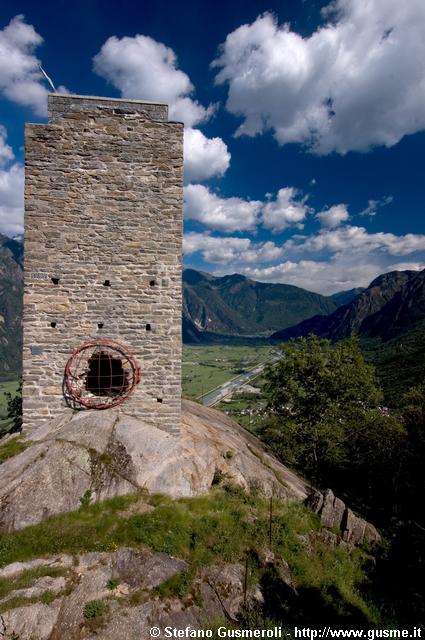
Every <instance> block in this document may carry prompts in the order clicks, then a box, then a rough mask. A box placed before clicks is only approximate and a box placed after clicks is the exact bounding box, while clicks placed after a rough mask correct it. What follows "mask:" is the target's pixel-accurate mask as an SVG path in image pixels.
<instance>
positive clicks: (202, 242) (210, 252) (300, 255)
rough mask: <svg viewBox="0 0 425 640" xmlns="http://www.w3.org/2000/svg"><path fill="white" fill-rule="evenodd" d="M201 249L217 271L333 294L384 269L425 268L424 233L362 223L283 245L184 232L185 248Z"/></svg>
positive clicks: (189, 251) (362, 284)
mask: <svg viewBox="0 0 425 640" xmlns="http://www.w3.org/2000/svg"><path fill="white" fill-rule="evenodd" d="M196 252H200V253H201V255H202V258H203V260H204V261H205V262H206V263H209V265H210V266H207V267H206V268H207V269H208V270H210V271H212V272H213V273H215V274H217V275H224V274H226V273H234V272H235V271H237V272H239V273H242V274H244V275H246V276H247V277H249V278H252V279H253V280H259V281H262V282H281V283H287V284H293V285H296V286H298V287H302V288H304V289H308V290H313V291H317V292H318V293H322V294H325V295H330V294H332V293H335V292H337V291H342V290H344V289H352V288H354V287H365V286H367V285H368V284H370V282H371V281H372V280H373V279H374V278H376V276H378V275H379V274H381V273H386V272H388V271H404V270H407V269H411V270H419V269H423V268H425V235H415V234H406V235H404V236H396V235H395V234H392V233H368V232H367V231H366V229H364V228H362V227H351V226H348V225H347V226H346V227H339V228H336V229H329V228H327V229H322V230H321V231H320V232H319V233H318V234H316V235H314V236H300V235H297V236H293V238H292V239H290V240H287V241H286V242H284V243H283V244H282V245H278V244H275V243H273V242H270V241H268V242H252V241H251V240H250V239H249V238H238V237H225V238H221V237H220V238H219V237H215V236H213V235H211V233H210V232H206V233H189V234H187V235H186V236H185V253H186V255H190V254H193V253H196Z"/></svg>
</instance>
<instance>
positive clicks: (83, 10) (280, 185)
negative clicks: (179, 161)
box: [0, 0, 425, 294]
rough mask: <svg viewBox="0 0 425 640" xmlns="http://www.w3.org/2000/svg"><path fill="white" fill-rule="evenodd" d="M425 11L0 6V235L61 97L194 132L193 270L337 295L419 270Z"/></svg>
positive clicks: (295, 5)
mask: <svg viewBox="0 0 425 640" xmlns="http://www.w3.org/2000/svg"><path fill="white" fill-rule="evenodd" d="M424 28H425V4H424V3H423V0H409V2H408V3H401V2H399V0H335V1H334V2H332V3H329V2H318V1H309V0H297V1H296V0H293V1H287V2H274V1H272V2H260V1H256V2H248V1H246V0H240V1H232V0H230V1H229V2H226V3H224V2H207V1H204V2H189V1H181V2H178V3H176V2H164V1H161V0H156V1H155V2H143V1H141V2H134V0H131V1H127V0H125V1H123V2H120V3H117V2H109V1H106V0H103V1H99V0H98V1H96V0H84V1H83V0H74V1H73V2H72V3H70V2H68V1H67V2H65V1H63V0H59V1H58V0H56V1H55V2H51V1H48V0H47V1H45V2H43V3H40V2H34V1H31V2H26V1H23V2H19V1H18V2H16V1H15V2H13V3H12V2H7V1H5V2H3V3H2V5H1V7H0V232H2V233H4V234H6V235H10V236H14V235H17V234H20V233H21V232H22V225H23V164H22V163H23V126H24V123H25V122H26V121H32V122H43V121H45V120H46V95H47V92H48V90H49V87H48V85H47V83H46V82H45V80H44V79H43V77H42V75H41V73H40V71H39V69H38V63H39V62H40V61H41V62H42V64H43V67H44V68H45V70H46V71H47V73H48V74H49V75H50V76H51V78H52V79H53V81H54V83H55V84H56V86H57V87H58V88H59V90H61V91H69V92H72V93H78V94H91V95H106V96H114V97H130V98H140V99H147V100H160V101H165V102H168V103H169V105H170V119H178V120H183V121H184V122H185V183H186V184H185V264H186V266H192V267H195V268H200V269H203V270H205V271H209V272H213V273H216V274H224V273H234V272H239V273H243V274H245V275H247V276H248V277H251V278H253V279H256V280H263V281H269V282H287V283H290V284H295V285H298V286H301V287H304V288H307V289H310V290H313V291H318V292H321V293H325V294H330V293H334V292H336V291H338V290H342V289H349V288H351V287H354V286H365V285H367V284H368V283H369V282H370V281H371V280H372V279H373V278H374V277H375V276H376V275H378V274H379V273H383V272H385V271H389V270H393V269H408V268H411V269H419V268H423V267H424V262H425V235H423V231H424V223H423V220H424V195H425V193H424V192H425V186H424V183H425V181H424V177H423V175H424V169H423V166H424V162H423V152H424V143H425V39H424V37H423V34H424Z"/></svg>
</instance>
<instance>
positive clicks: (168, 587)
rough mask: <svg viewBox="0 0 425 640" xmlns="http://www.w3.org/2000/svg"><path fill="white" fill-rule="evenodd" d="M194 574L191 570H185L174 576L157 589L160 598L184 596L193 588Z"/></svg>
mask: <svg viewBox="0 0 425 640" xmlns="http://www.w3.org/2000/svg"><path fill="white" fill-rule="evenodd" d="M193 578H194V575H193V572H191V571H183V572H182V573H178V574H177V575H175V576H172V577H171V578H169V579H168V580H166V581H165V582H163V583H162V584H160V585H159V586H158V587H156V589H155V593H157V594H158V595H159V597H160V598H164V599H165V598H184V597H185V596H187V595H188V593H189V592H190V590H191V588H192V581H193Z"/></svg>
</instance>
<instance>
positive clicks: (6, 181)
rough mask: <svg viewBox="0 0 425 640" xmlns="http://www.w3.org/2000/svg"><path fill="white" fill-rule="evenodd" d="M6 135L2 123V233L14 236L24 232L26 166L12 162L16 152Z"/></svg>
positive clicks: (0, 188) (0, 175)
mask: <svg viewBox="0 0 425 640" xmlns="http://www.w3.org/2000/svg"><path fill="white" fill-rule="evenodd" d="M6 136H7V133H6V129H5V128H4V127H3V126H2V125H0V233H2V234H4V235H6V236H11V237H13V236H16V235H18V234H21V233H22V232H23V223H24V167H23V165H22V164H20V163H19V162H15V163H13V164H10V162H11V161H12V160H13V159H14V154H13V151H12V149H11V147H10V146H9V145H8V144H7V143H6ZM8 164H9V165H10V166H7V165H8Z"/></svg>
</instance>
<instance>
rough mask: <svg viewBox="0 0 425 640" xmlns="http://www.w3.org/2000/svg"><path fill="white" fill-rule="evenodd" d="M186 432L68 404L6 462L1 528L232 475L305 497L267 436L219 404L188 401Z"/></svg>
mask: <svg viewBox="0 0 425 640" xmlns="http://www.w3.org/2000/svg"><path fill="white" fill-rule="evenodd" d="M182 409H183V419H182V425H181V431H180V435H179V436H172V435H170V434H168V433H166V432H165V431H163V430H161V429H158V428H157V427H156V426H155V425H153V424H149V423H147V422H144V421H143V420H140V419H137V418H135V417H133V416H131V415H127V414H126V413H124V411H123V410H121V409H111V410H109V411H81V412H73V411H72V410H68V411H67V412H65V413H64V414H63V415H61V416H60V417H59V418H55V419H53V420H51V421H49V422H46V423H43V424H42V425H41V426H40V427H38V428H37V429H35V430H31V433H30V435H24V436H23V439H24V440H25V441H26V442H27V443H28V444H29V446H28V448H27V449H26V450H25V451H23V452H22V453H20V454H18V455H16V456H14V457H13V458H10V459H9V460H7V461H6V462H5V463H3V464H2V465H1V466H0V531H3V532H6V531H13V530H16V529H21V528H23V527H26V526H28V525H31V524H35V523H37V522H40V521H42V520H45V519H46V518H48V517H49V516H52V515H54V514H57V513H63V512H66V511H73V510H76V509H78V508H79V507H80V505H81V500H84V499H88V500H91V501H95V500H103V499H105V498H109V497H112V496H115V495H123V494H127V493H132V492H135V491H138V490H140V489H145V490H147V491H148V492H149V493H164V494H167V495H170V496H171V497H174V498H177V497H183V496H195V495H199V494H202V493H205V492H206V491H208V489H209V488H210V487H211V485H212V484H214V483H217V482H219V481H223V480H224V481H229V482H232V483H233V484H236V485H238V486H241V487H243V488H244V489H247V490H249V489H251V488H256V489H258V490H259V491H261V492H262V493H264V494H265V495H271V494H272V493H273V494H274V495H275V496H277V497H283V498H288V499H290V500H299V501H303V500H305V498H306V497H307V495H308V493H309V491H310V489H309V487H308V485H307V484H306V483H305V482H304V481H303V480H301V479H300V478H299V477H298V476H296V475H295V474H294V473H293V472H291V471H290V470H289V469H287V468H286V467H285V466H284V465H282V464H281V463H279V462H278V461H277V460H276V459H275V458H274V457H273V456H272V455H270V453H268V451H267V449H266V448H265V447H264V445H262V444H261V442H260V441H259V440H258V439H257V438H255V437H254V436H252V435H251V434H249V433H248V432H247V431H245V429H243V428H242V427H240V426H239V425H238V424H236V423H235V422H234V421H233V420H231V419H230V418H228V417H227V416H225V415H223V414H222V413H220V412H218V411H215V410H213V409H208V408H206V407H202V406H200V405H198V404H196V403H193V402H189V401H186V400H185V401H183V404H182Z"/></svg>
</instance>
